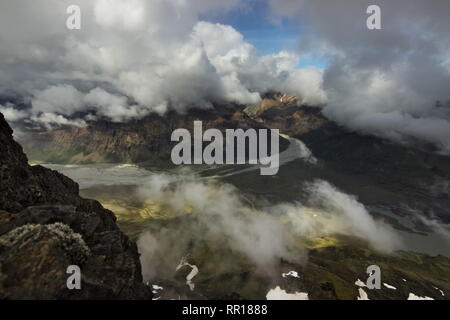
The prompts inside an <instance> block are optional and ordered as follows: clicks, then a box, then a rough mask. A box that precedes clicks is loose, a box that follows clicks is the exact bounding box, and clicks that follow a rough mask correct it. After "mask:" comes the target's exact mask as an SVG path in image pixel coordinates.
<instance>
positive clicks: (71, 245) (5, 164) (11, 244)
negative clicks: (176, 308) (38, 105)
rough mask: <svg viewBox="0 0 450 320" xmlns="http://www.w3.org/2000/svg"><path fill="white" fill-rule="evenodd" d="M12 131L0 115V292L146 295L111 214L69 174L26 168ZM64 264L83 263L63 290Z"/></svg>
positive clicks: (133, 254)
mask: <svg viewBox="0 0 450 320" xmlns="http://www.w3.org/2000/svg"><path fill="white" fill-rule="evenodd" d="M12 134H13V131H12V130H11V128H10V127H9V125H8V123H7V122H6V121H5V119H4V117H3V115H2V114H1V113H0V298H1V299H149V298H151V297H152V293H151V290H150V289H149V288H148V287H147V286H145V285H144V284H143V282H142V275H141V267H140V262H139V254H138V252H137V247H136V245H135V243H133V242H131V241H130V240H129V239H128V237H127V236H126V235H124V234H123V233H122V232H121V231H120V229H119V228H118V226H117V225H116V217H115V216H114V214H113V213H112V212H111V211H109V210H106V209H104V208H103V207H102V206H101V204H100V203H99V202H97V201H94V200H86V199H83V198H81V197H80V196H79V193H78V191H79V188H78V184H77V183H75V182H74V181H72V180H71V179H69V178H67V177H65V176H63V175H62V174H60V173H58V172H56V171H52V170H49V169H46V168H43V167H41V166H29V165H28V160H27V157H26V156H25V154H24V153H23V151H22V147H21V146H20V145H19V144H18V143H16V142H15V141H14V139H13V137H12ZM70 265H78V266H79V267H80V268H81V272H82V282H81V285H82V288H81V290H69V289H67V284H66V281H67V278H68V277H69V276H70V275H69V274H67V273H66V270H67V267H68V266H70Z"/></svg>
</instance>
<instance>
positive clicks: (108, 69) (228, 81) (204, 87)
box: [0, 0, 326, 121]
mask: <svg viewBox="0 0 450 320" xmlns="http://www.w3.org/2000/svg"><path fill="white" fill-rule="evenodd" d="M69 5H79V6H80V8H81V14H82V15H81V18H82V19H81V30H67V29H66V24H65V20H66V18H67V14H66V8H67V6H69ZM240 6H242V4H240V2H239V1H235V0H232V1H219V0H193V1H181V0H151V1H144V0H131V1H125V0H114V1H111V0H95V1H88V0H74V1H69V0H63V1H56V0H50V1H46V2H45V3H41V4H39V5H37V4H36V3H35V2H34V1H31V0H20V1H14V2H2V3H1V4H0V37H1V38H2V46H1V48H0V59H1V61H2V64H1V67H0V68H1V69H0V70H1V72H0V93H2V92H3V93H6V92H11V91H12V92H16V93H19V94H21V95H23V96H28V97H30V100H31V110H30V111H29V112H30V115H31V116H33V118H34V119H41V120H42V121H43V120H45V119H48V120H51V119H56V118H60V117H57V116H62V117H64V118H66V119H72V117H71V116H72V115H73V114H74V113H77V112H78V114H81V113H84V114H86V113H88V117H89V118H90V119H92V118H93V117H95V116H104V117H107V118H110V119H111V120H113V121H126V120H129V119H133V118H136V117H142V116H145V115H146V114H148V113H150V112H159V113H164V112H166V111H167V110H169V109H174V110H179V111H185V110H186V109H187V108H190V107H192V106H196V107H203V108H208V107H210V106H211V103H212V102H222V101H232V102H237V103H243V104H247V103H256V102H258V101H259V99H260V95H259V93H260V92H263V91H265V90H269V89H273V90H279V91H288V93H292V94H299V95H301V96H303V97H304V102H305V103H311V104H317V103H324V102H325V101H326V96H325V93H324V92H323V90H322V88H321V84H322V73H321V71H320V70H317V69H314V68H308V69H299V68H298V56H297V55H296V54H294V53H288V52H281V53H279V54H275V55H270V56H265V57H260V56H259V55H258V52H257V51H256V49H255V48H254V47H253V46H252V45H250V44H249V43H247V42H246V41H245V39H244V38H243V36H242V35H241V34H240V33H239V32H238V31H236V30H235V29H233V28H232V27H231V26H226V25H220V24H212V23H209V22H206V21H202V20H201V19H200V17H207V16H208V15H212V14H217V13H219V12H220V13H223V12H227V11H229V10H233V9H236V8H239V7H240ZM244 6H245V4H244ZM17 23H19V25H20V27H18V28H13V29H14V30H11V29H12V28H9V26H11V25H17ZM80 111H83V112H80ZM41 113H42V114H44V113H45V114H47V116H45V117H44V116H42V115H40V114H41ZM48 114H53V115H54V117H49V116H48ZM78 116H79V115H78ZM79 117H81V116H79ZM72 120H73V119H72ZM78 120H80V121H82V120H84V118H80V119H78Z"/></svg>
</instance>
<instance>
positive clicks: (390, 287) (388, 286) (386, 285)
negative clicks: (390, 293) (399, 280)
mask: <svg viewBox="0 0 450 320" xmlns="http://www.w3.org/2000/svg"><path fill="white" fill-rule="evenodd" d="M383 285H384V286H385V287H386V288H388V289H392V290H397V288H396V287H394V286H391V285H390V284H387V283H383Z"/></svg>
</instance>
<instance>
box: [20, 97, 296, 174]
mask: <svg viewBox="0 0 450 320" xmlns="http://www.w3.org/2000/svg"><path fill="white" fill-rule="evenodd" d="M196 120H200V121H202V123H203V130H207V129H209V128H217V129H219V130H221V131H224V130H225V129H238V128H241V129H243V130H246V129H249V128H253V129H260V128H265V127H264V125H263V124H261V123H259V122H257V121H254V120H253V119H251V118H250V117H249V116H248V115H247V114H245V113H244V112H243V111H242V108H241V107H239V106H236V105H218V106H215V108H212V109H208V110H201V109H191V110H189V112H187V113H186V114H179V113H176V112H169V113H167V114H165V115H164V116H160V115H158V114H150V115H148V116H146V117H144V118H142V119H139V120H134V121H130V122H127V123H113V122H110V121H95V122H91V123H89V124H88V126H86V127H84V128H74V127H70V128H62V129H60V130H54V131H48V132H42V133H38V134H32V135H27V136H26V137H25V138H24V139H23V141H21V143H22V144H23V146H24V149H25V150H26V152H27V154H28V156H29V157H30V159H32V160H35V161H44V162H50V163H60V164H66V163H80V164H88V163H134V164H141V165H144V166H145V165H146V164H151V165H164V166H167V165H168V163H171V161H170V154H171V150H172V147H173V146H174V145H175V144H176V143H175V142H173V143H171V135H172V132H173V131H174V130H175V129H178V128H185V129H188V130H189V131H190V132H191V133H192V132H193V127H194V121H196ZM287 145H288V143H287V141H286V140H284V139H282V140H281V141H280V148H281V150H283V148H286V147H287Z"/></svg>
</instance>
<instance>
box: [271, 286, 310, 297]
mask: <svg viewBox="0 0 450 320" xmlns="http://www.w3.org/2000/svg"><path fill="white" fill-rule="evenodd" d="M266 299H267V300H309V298H308V293H306V292H295V293H287V292H286V291H285V290H283V289H281V288H280V287H279V286H277V287H276V288H274V289H270V290H269V292H267V295H266Z"/></svg>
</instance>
